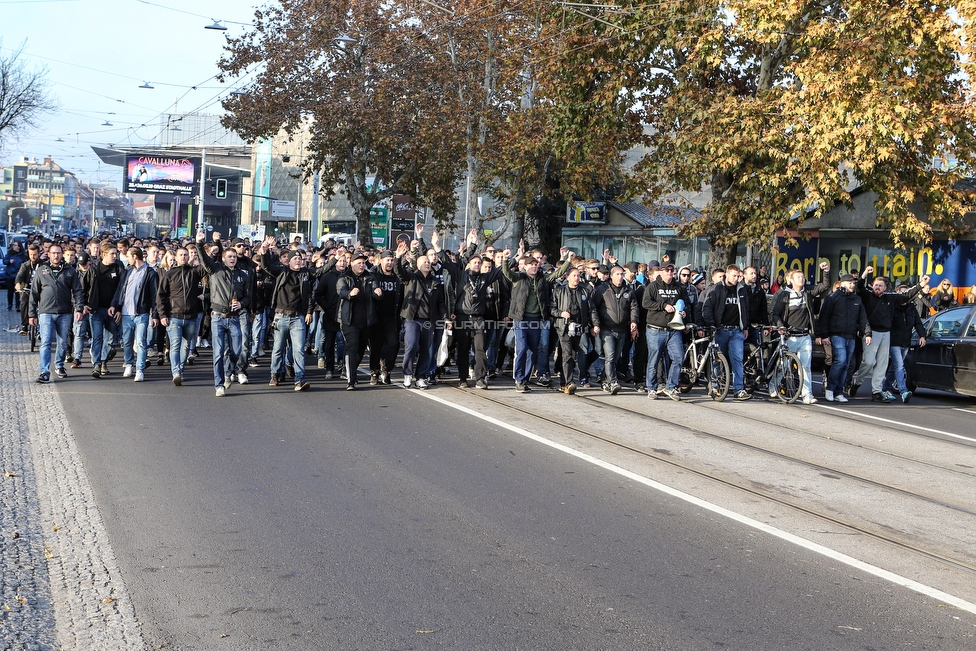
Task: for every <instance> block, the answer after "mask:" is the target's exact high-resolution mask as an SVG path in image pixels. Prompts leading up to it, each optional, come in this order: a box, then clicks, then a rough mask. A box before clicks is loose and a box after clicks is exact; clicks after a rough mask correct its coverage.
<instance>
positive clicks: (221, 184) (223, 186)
mask: <svg viewBox="0 0 976 651" xmlns="http://www.w3.org/2000/svg"><path fill="white" fill-rule="evenodd" d="M217 198H218V199H226V198H227V179H217Z"/></svg>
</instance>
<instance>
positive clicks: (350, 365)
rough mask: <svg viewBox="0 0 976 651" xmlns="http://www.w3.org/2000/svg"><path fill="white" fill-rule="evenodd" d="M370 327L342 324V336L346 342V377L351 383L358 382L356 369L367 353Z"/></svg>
mask: <svg viewBox="0 0 976 651" xmlns="http://www.w3.org/2000/svg"><path fill="white" fill-rule="evenodd" d="M367 331H368V328H357V327H356V326H351V325H344V326H342V338H343V339H344V340H345V342H346V378H347V380H346V381H347V382H348V383H349V384H358V378H357V377H356V369H358V368H359V363H360V362H362V361H363V355H364V354H365V353H366V344H368V343H369V336H368V332H367Z"/></svg>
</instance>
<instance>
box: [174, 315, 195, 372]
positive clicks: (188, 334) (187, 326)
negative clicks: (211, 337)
mask: <svg viewBox="0 0 976 651" xmlns="http://www.w3.org/2000/svg"><path fill="white" fill-rule="evenodd" d="M166 334H167V335H169V365H170V367H172V370H173V375H183V366H184V365H185V364H186V358H187V357H188V356H189V354H190V342H191V341H193V340H194V339H196V338H197V318H196V317H192V318H189V319H181V318H178V317H175V316H174V317H170V319H169V325H168V326H166Z"/></svg>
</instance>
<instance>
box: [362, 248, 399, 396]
mask: <svg viewBox="0 0 976 651" xmlns="http://www.w3.org/2000/svg"><path fill="white" fill-rule="evenodd" d="M395 263H396V256H394V254H393V251H390V250H389V249H387V250H386V251H383V252H382V253H381V254H379V262H378V264H377V265H376V266H375V267H373V278H374V279H375V280H376V283H377V284H378V285H379V287H380V289H382V290H383V296H382V298H380V300H379V301H377V302H376V323H374V324H373V325H372V326H370V328H369V383H370V384H373V385H376V384H390V383H391V382H390V371H391V370H392V369H393V366H394V365H395V364H396V358H397V353H398V352H399V350H400V303H401V302H402V301H403V284H402V283H401V282H400V279H399V278H397V276H396V274H395V273H393V265H394V264H395Z"/></svg>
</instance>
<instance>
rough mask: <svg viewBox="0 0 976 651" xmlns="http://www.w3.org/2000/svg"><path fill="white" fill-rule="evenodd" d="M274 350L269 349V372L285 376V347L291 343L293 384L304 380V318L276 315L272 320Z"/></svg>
mask: <svg viewBox="0 0 976 651" xmlns="http://www.w3.org/2000/svg"><path fill="white" fill-rule="evenodd" d="M274 327H275V331H274V348H272V349H271V372H272V373H275V374H277V375H279V376H281V377H284V375H285V361H286V360H285V347H286V346H287V345H288V342H289V341H290V342H291V350H292V353H293V356H294V358H295V359H294V364H295V384H300V383H301V382H302V381H304V380H305V318H304V317H301V316H284V315H282V314H278V315H276V316H275V320H274Z"/></svg>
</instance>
